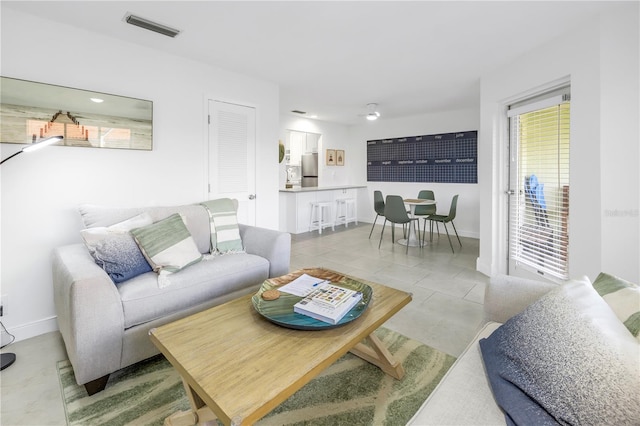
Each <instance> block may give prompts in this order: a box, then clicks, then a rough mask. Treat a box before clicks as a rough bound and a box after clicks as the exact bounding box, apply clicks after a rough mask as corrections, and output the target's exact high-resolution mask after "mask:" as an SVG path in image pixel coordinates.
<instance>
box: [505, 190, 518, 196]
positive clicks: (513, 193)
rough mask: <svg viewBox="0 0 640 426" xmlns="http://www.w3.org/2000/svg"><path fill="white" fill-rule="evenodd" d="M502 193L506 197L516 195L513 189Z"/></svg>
mask: <svg viewBox="0 0 640 426" xmlns="http://www.w3.org/2000/svg"><path fill="white" fill-rule="evenodd" d="M504 193H505V194H507V195H516V191H515V190H514V189H509V190H507V191H504Z"/></svg>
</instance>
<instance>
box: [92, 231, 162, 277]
mask: <svg viewBox="0 0 640 426" xmlns="http://www.w3.org/2000/svg"><path fill="white" fill-rule="evenodd" d="M93 258H94V259H95V262H96V263H97V264H98V265H100V267H101V268H102V269H104V270H105V272H106V273H107V274H108V275H109V277H111V279H112V280H113V282H114V283H116V284H119V283H121V282H123V281H126V280H128V279H131V278H133V277H137V276H138V275H141V274H144V273H146V272H151V271H152V269H151V266H150V265H149V262H147V260H146V259H145V258H144V256H143V255H142V253H141V252H140V249H139V248H138V244H136V242H135V240H134V239H133V237H132V236H131V235H130V234H128V233H127V234H113V235H110V236H109V238H105V239H104V240H102V241H101V242H100V243H98V244H97V245H96V246H95V248H94V252H93Z"/></svg>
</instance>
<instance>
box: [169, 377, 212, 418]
mask: <svg viewBox="0 0 640 426" xmlns="http://www.w3.org/2000/svg"><path fill="white" fill-rule="evenodd" d="M182 384H183V385H184V391H185V393H186V394H187V399H188V400H189V405H191V410H189V411H178V412H177V413H173V414H172V415H170V416H169V417H167V418H166V419H164V426H194V425H199V424H204V423H206V422H213V421H214V420H216V418H217V417H216V416H215V414H213V411H211V409H210V408H209V407H207V406H206V404H205V403H204V401H202V399H201V398H200V397H199V396H198V394H197V393H196V392H195V391H194V390H193V389H191V386H189V384H188V383H187V382H186V381H185V380H184V379H182Z"/></svg>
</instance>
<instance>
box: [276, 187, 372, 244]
mask: <svg viewBox="0 0 640 426" xmlns="http://www.w3.org/2000/svg"><path fill="white" fill-rule="evenodd" d="M366 188H367V186H366V185H336V186H306V187H301V186H295V187H293V188H289V189H281V190H280V230H282V231H287V232H290V233H292V234H300V233H303V232H309V225H310V224H311V203H313V202H317V201H323V202H327V201H328V202H330V203H332V208H331V213H330V215H331V217H332V218H333V217H335V214H336V200H340V199H344V198H354V199H355V200H356V204H357V200H358V192H360V191H363V190H365V189H366Z"/></svg>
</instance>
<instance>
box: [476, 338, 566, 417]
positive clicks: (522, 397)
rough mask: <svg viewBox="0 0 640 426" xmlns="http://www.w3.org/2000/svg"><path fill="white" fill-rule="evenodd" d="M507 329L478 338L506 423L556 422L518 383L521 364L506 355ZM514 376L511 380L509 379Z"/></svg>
mask: <svg viewBox="0 0 640 426" xmlns="http://www.w3.org/2000/svg"><path fill="white" fill-rule="evenodd" d="M507 333H508V331H507V330H501V329H500V328H499V329H498V330H496V331H495V332H494V333H493V334H492V335H491V336H489V337H488V338H486V339H481V340H480V349H481V351H482V359H483V361H484V367H485V370H486V372H487V376H488V378H489V383H490V384H491V390H492V391H493V396H494V398H495V399H496V401H497V402H498V405H499V406H500V408H502V410H503V411H504V414H505V420H506V422H507V424H508V425H557V424H558V422H556V421H555V419H554V418H553V417H552V416H551V415H550V414H549V413H547V411H546V410H545V409H544V408H543V407H542V406H540V404H538V403H537V402H536V400H535V399H533V398H531V397H529V396H528V395H527V394H526V393H524V392H523V391H522V390H521V389H520V387H519V386H517V385H516V384H514V382H516V383H522V382H523V380H521V379H519V376H522V375H523V374H522V371H521V370H520V367H519V366H517V363H516V362H514V360H510V359H509V357H508V356H505V352H506V351H505V350H504V349H503V348H504V347H505V345H509V346H511V345H512V342H510V341H509V338H508V336H506V334H507ZM511 378H514V379H511Z"/></svg>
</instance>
